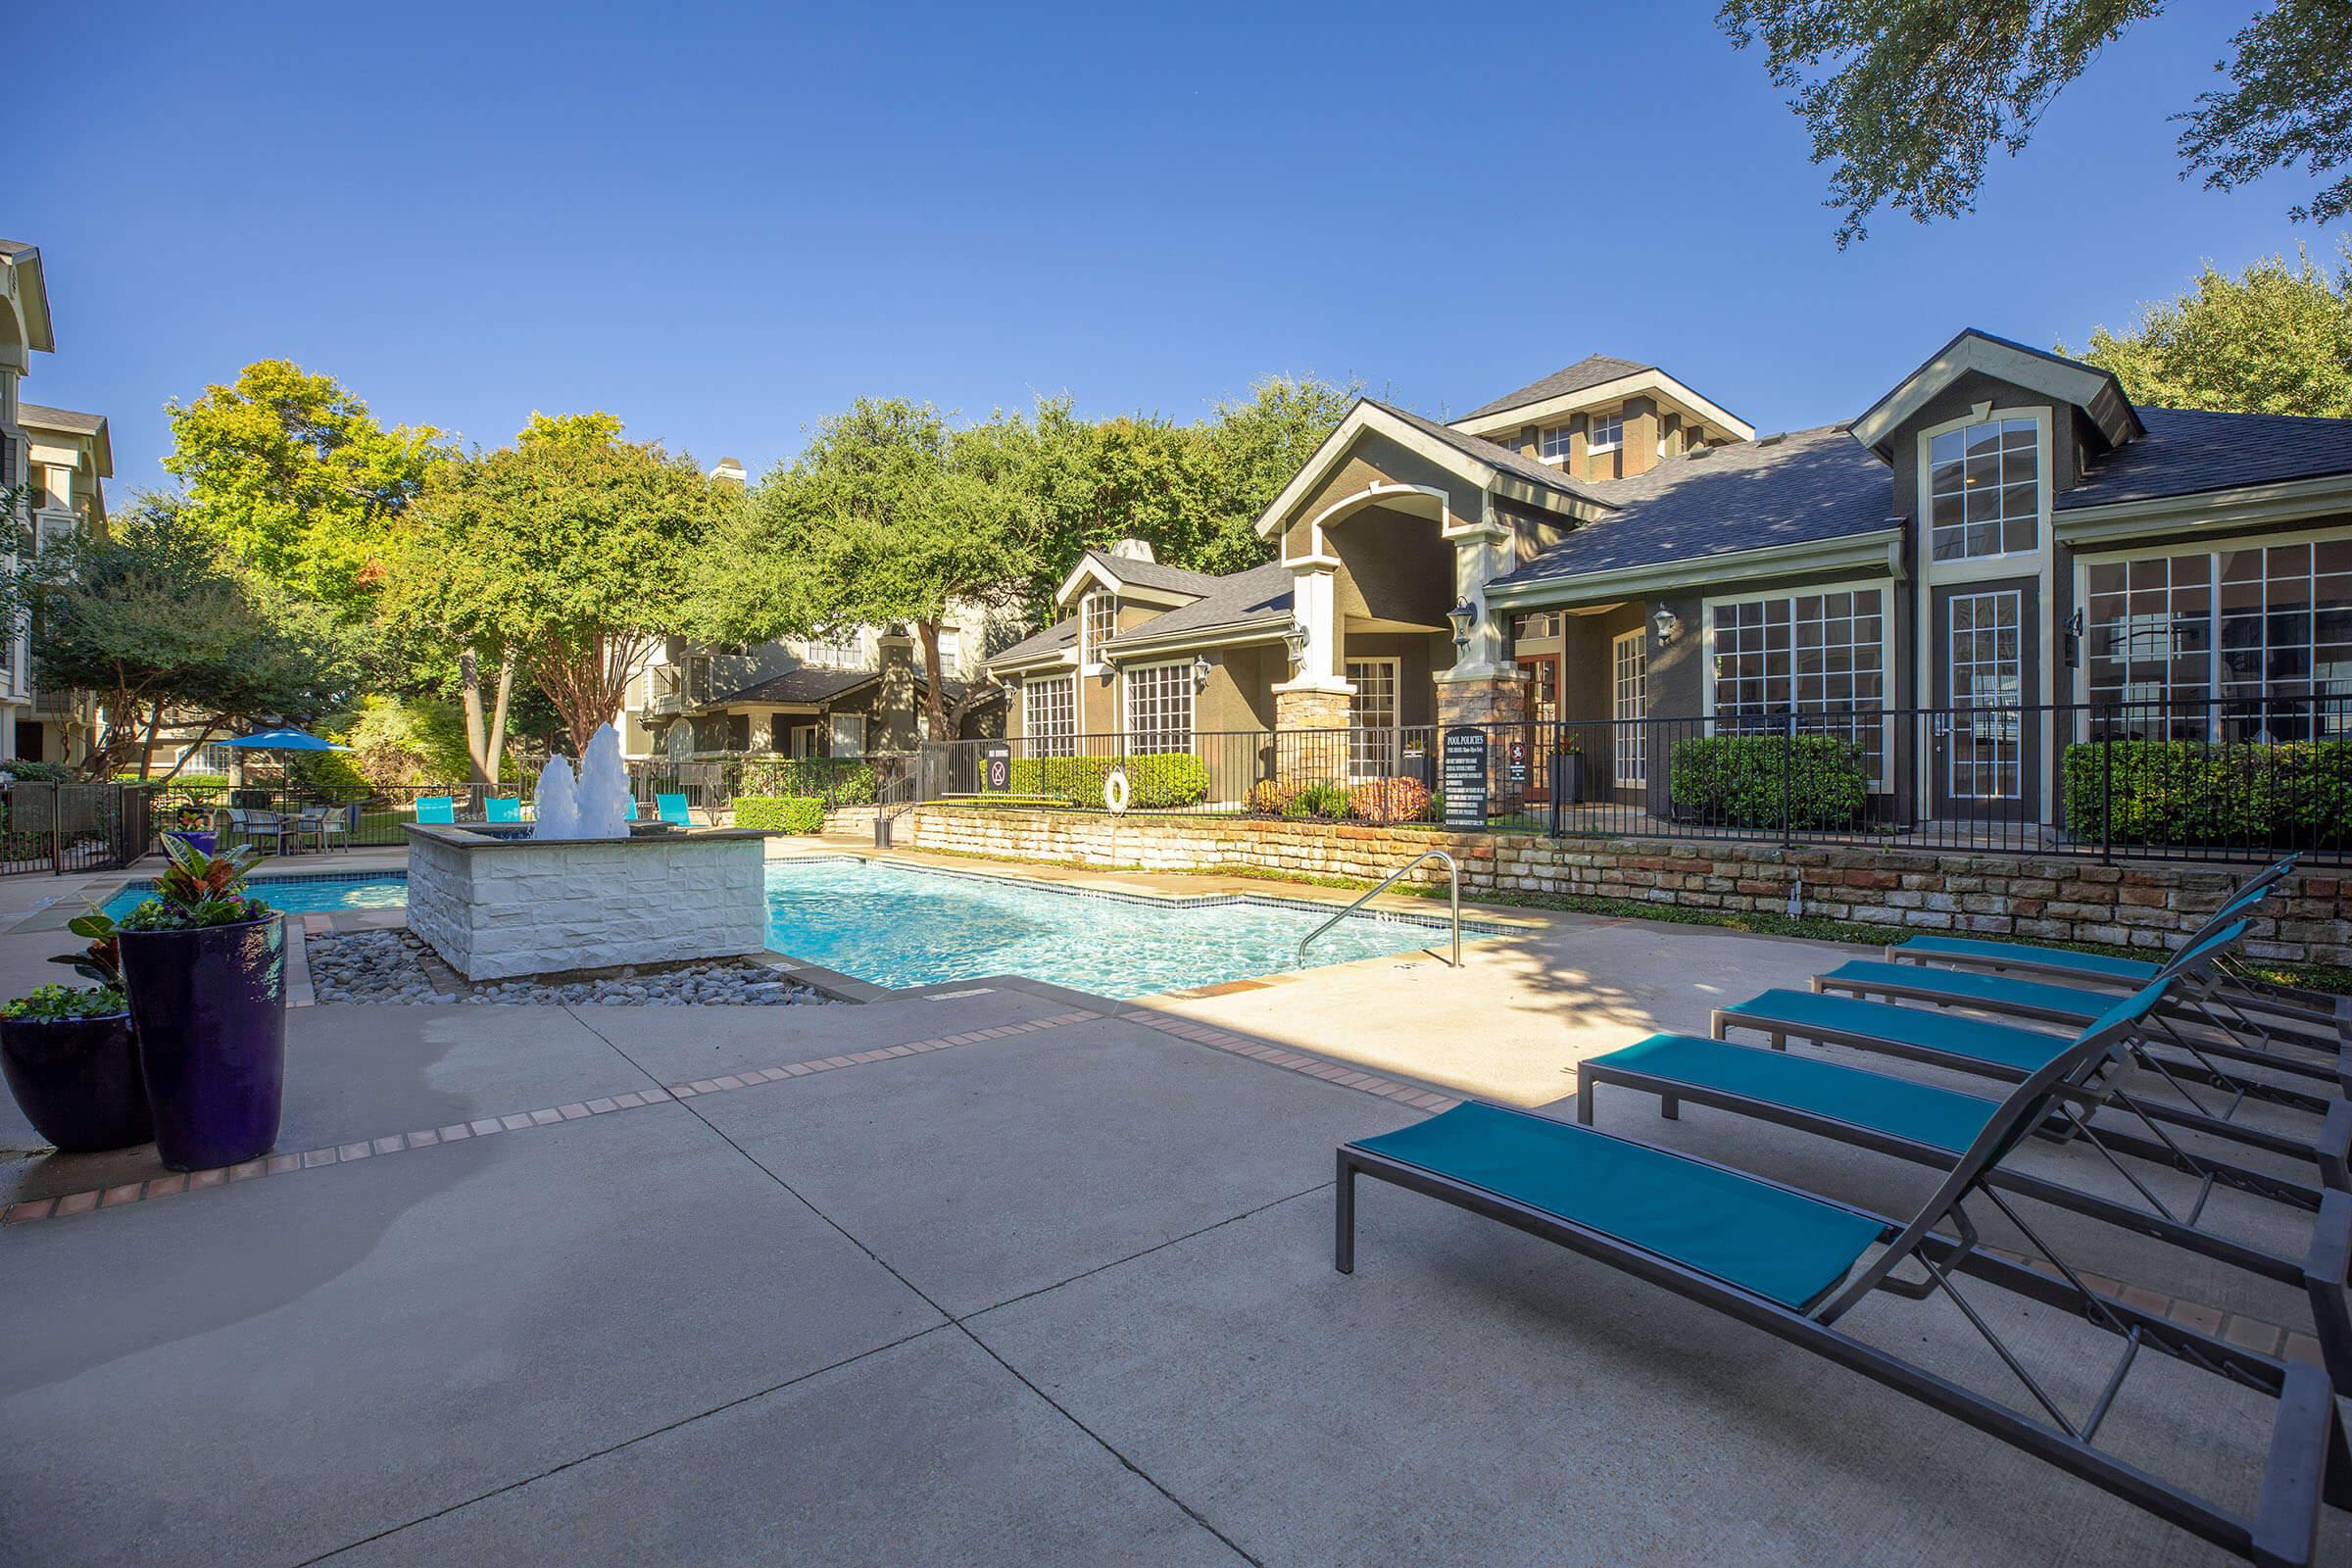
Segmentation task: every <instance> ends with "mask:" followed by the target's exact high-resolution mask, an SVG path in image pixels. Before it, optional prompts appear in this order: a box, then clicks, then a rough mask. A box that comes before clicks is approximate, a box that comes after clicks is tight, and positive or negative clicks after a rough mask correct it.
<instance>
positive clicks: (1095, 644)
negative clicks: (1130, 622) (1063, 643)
mask: <svg viewBox="0 0 2352 1568" xmlns="http://www.w3.org/2000/svg"><path fill="white" fill-rule="evenodd" d="M1098 605H1100V606H1101V607H1102V611H1103V615H1102V619H1103V627H1102V629H1101V631H1100V632H1098V630H1097V628H1096V626H1095V624H1094V622H1095V618H1096V617H1095V610H1096V607H1097V606H1098ZM1118 634H1119V596H1118V595H1117V594H1114V593H1112V592H1111V591H1110V590H1109V589H1107V588H1090V589H1088V590H1087V591H1086V592H1085V593H1083V594H1080V595H1079V596H1078V667H1079V669H1080V670H1082V671H1083V672H1085V673H1086V674H1089V675H1098V674H1101V673H1102V672H1103V670H1105V669H1107V668H1108V667H1109V661H1108V660H1106V659H1105V658H1104V657H1103V649H1104V648H1105V647H1106V646H1107V645H1108V644H1109V643H1110V641H1111V640H1112V639H1113V638H1115V637H1117V636H1118Z"/></svg>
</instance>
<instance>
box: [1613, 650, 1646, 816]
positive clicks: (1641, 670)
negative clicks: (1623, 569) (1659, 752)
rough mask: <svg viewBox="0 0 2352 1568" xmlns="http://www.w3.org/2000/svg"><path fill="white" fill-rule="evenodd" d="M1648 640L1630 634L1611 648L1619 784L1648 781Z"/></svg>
mask: <svg viewBox="0 0 2352 1568" xmlns="http://www.w3.org/2000/svg"><path fill="white" fill-rule="evenodd" d="M1648 714H1649V639H1648V637H1647V635H1646V634H1644V633H1642V632H1641V631H1638V630H1637V631H1629V632H1627V633H1626V634H1625V635H1624V636H1622V637H1619V638H1616V639H1615V640H1613V641H1612V642H1611V643H1610V644H1609V716H1610V717H1611V718H1613V719H1615V720H1616V722H1617V746H1616V752H1617V782H1618V783H1620V784H1642V783H1646V782H1647V781H1648V779H1649V726H1648V725H1647V724H1644V723H1643V722H1642V720H1643V719H1644V718H1646V717H1647V716H1648Z"/></svg>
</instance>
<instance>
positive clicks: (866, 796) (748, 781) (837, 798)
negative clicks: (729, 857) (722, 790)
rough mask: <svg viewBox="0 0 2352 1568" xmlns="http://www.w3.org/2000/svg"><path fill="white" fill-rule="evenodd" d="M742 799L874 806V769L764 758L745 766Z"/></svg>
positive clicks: (738, 784) (844, 761)
mask: <svg viewBox="0 0 2352 1568" xmlns="http://www.w3.org/2000/svg"><path fill="white" fill-rule="evenodd" d="M735 789H736V792H737V794H739V795H753V796H763V795H787V796H813V797H815V798H816V799H818V800H820V801H823V802H824V803H825V804H826V805H828V806H871V805H873V804H874V768H873V764H872V763H870V762H860V761H857V760H853V759H850V758H846V757H845V758H833V757H776V758H760V759H759V760H755V761H747V762H745V763H744V764H743V770H742V772H741V773H739V774H738V775H737V777H736V780H735Z"/></svg>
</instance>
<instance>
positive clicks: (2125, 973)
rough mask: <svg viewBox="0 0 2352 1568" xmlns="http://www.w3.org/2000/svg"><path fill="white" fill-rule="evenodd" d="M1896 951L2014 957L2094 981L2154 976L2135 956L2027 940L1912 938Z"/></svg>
mask: <svg viewBox="0 0 2352 1568" xmlns="http://www.w3.org/2000/svg"><path fill="white" fill-rule="evenodd" d="M1894 951H1895V952H1897V953H1916V954H1918V955H1920V956H1922V957H1931V958H1933V957H1946V956H1948V957H1954V958H1982V959H1984V960H1985V961H1986V962H1988V963H1998V962H2000V961H2001V960H2002V959H2004V958H2007V959H2014V960H2016V961H2017V962H2020V963H2030V964H2032V965H2033V966H2034V968H2037V969H2065V970H2068V971H2070V972H2072V973H2075V974H2080V975H2083V976H2085V977H2088V978H2091V979H2097V980H2121V981H2129V982H2132V983H2135V984H2136V983H2138V982H2142V981H2147V980H2153V979H2155V978H2156V965H2154V964H2152V963H2142V962H2141V961H2140V960H2139V959H2137V958H2111V957H2108V956H2106V955H2105V954H2103V953H2075V952H2072V951H2070V950H2068V949H2066V948H2037V947H2035V946H2034V945H2033V944H2032V943H2030V942H1980V941H1978V940H1976V939H1975V938H1973V937H1913V938H1911V939H1910V940H1909V941H1908V942H1899V943H1897V944H1895V950H1894Z"/></svg>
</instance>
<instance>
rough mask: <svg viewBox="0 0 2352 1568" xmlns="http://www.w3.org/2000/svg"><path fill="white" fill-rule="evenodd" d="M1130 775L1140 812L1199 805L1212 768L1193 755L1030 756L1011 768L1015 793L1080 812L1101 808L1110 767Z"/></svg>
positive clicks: (1130, 791)
mask: <svg viewBox="0 0 2352 1568" xmlns="http://www.w3.org/2000/svg"><path fill="white" fill-rule="evenodd" d="M1114 767H1115V768H1119V769H1121V770H1123V771H1124V772H1125V773H1126V775H1127V804H1128V806H1129V807H1131V808H1134V809H1141V810H1167V809H1171V808H1174V807H1179V806H1198V805H1200V804H1201V802H1202V801H1205V800H1207V799H1208V764H1207V763H1206V762H1203V761H1201V759H1199V758H1198V757H1195V756H1194V755H1193V754H1192V753H1190V752H1161V753H1158V754H1156V755H1154V756H1151V757H1031V758H1024V759H1022V760H1018V761H1016V762H1014V763H1013V764H1012V793H1013V794H1015V795H1058V796H1060V797H1061V798H1062V799H1064V800H1066V801H1068V802H1069V803H1070V804H1071V805H1073V806H1076V807H1078V808H1080V809H1089V810H1092V809H1100V808H1101V807H1102V805H1103V779H1105V778H1107V777H1108V776H1109V775H1110V770H1111V769H1112V768H1114Z"/></svg>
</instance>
